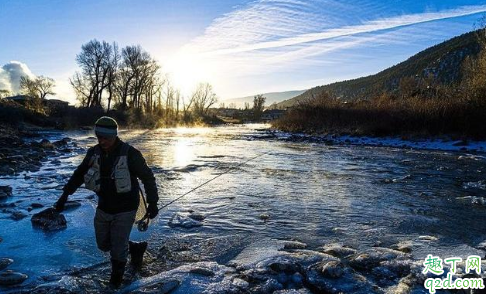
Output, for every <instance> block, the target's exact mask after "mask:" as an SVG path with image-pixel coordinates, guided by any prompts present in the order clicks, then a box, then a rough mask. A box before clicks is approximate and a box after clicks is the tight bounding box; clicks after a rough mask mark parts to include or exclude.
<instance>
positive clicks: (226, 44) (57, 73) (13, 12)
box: [0, 0, 486, 103]
mask: <svg viewBox="0 0 486 294" xmlns="http://www.w3.org/2000/svg"><path fill="white" fill-rule="evenodd" d="M485 12H486V1H470V0H462V1H445V0H437V1H432V0H429V1H416V0H414V1H408V0H404V1H401V0H388V1H378V0H336V1H334V0H309V1H301V0H252V1H248V0H205V1H203V0H195V1H188V0H177V1H175V0H108V1H102V0H97V1H94V0H50V1H47V0H22V1H19V0H0V89H2V88H4V89H9V90H11V91H13V92H15V91H17V90H18V84H17V85H16V83H18V82H16V81H17V80H18V78H19V76H20V75H23V74H25V75H29V76H33V75H36V76H39V75H43V76H48V77H51V78H53V79H55V81H56V89H55V91H56V96H55V98H58V99H63V100H66V101H70V102H72V103H74V102H75V95H74V92H73V91H72V89H71V86H70V85H69V78H70V77H71V76H72V75H73V74H74V73H75V71H76V70H79V68H78V66H77V64H76V61H75V57H76V55H77V54H78V53H79V52H80V50H81V46H82V45H83V44H85V43H87V42H88V41H90V40H92V39H98V40H105V41H108V42H117V43H118V44H119V46H120V47H123V46H127V45H135V44H139V45H141V46H142V48H144V49H145V50H146V51H147V52H149V53H150V54H151V55H152V56H153V57H154V58H155V59H156V60H157V61H158V62H159V63H160V64H161V66H162V71H163V72H164V74H167V75H168V76H169V77H170V79H171V80H172V83H173V84H175V85H176V86H177V87H178V88H180V89H181V91H182V93H183V94H184V95H190V93H191V92H192V91H193V90H194V88H195V87H196V85H197V84H198V83H200V82H208V83H210V84H212V85H213V87H214V90H215V92H216V94H217V95H218V96H219V98H220V100H224V99H230V98H237V97H243V96H250V95H255V94H258V93H266V92H276V91H288V90H302V89H308V88H311V87H314V86H318V85H324V84H328V83H331V82H336V81H342V80H347V79H352V78H357V77H361V76H365V75H370V74H374V73H377V72H379V71H381V70H383V69H385V68H388V67H390V66H392V65H394V64H397V63H399V62H401V61H404V60H406V59H407V58H409V57H410V56H412V55H414V54H416V53H418V52H419V51H421V50H424V49H426V48H428V47H430V46H432V45H435V44H438V43H440V42H443V41H445V40H448V39H450V38H452V37H454V36H457V35H460V34H463V33H465V32H468V31H471V30H473V29H475V28H476V27H477V26H478V21H479V20H480V19H481V18H482V17H483V15H484V14H485Z"/></svg>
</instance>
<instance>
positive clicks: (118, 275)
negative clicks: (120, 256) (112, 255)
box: [110, 259, 127, 289]
mask: <svg viewBox="0 0 486 294" xmlns="http://www.w3.org/2000/svg"><path fill="white" fill-rule="evenodd" d="M126 263H127V262H126V261H119V260H115V259H112V260H111V277H110V285H111V286H112V287H113V288H115V289H118V288H120V285H121V283H122V280H123V274H124V273H125V265H126Z"/></svg>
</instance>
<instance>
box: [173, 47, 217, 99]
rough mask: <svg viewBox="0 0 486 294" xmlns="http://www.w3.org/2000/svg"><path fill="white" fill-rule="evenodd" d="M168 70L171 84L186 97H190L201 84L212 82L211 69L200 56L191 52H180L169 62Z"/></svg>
mask: <svg viewBox="0 0 486 294" xmlns="http://www.w3.org/2000/svg"><path fill="white" fill-rule="evenodd" d="M166 70H167V74H168V77H169V81H170V83H171V84H172V85H173V86H174V87H175V88H176V89H178V90H180V91H181V94H182V95H183V96H184V97H188V96H190V95H191V94H192V92H193V91H194V90H195V89H196V87H197V85H198V84H199V83H203V82H209V81H210V80H211V76H212V71H211V67H210V66H209V65H208V64H206V63H205V62H204V61H203V59H202V58H201V56H200V55H198V54H193V53H190V52H189V51H180V52H179V53H177V54H176V55H175V56H174V57H172V58H171V59H170V60H168V61H167V64H166Z"/></svg>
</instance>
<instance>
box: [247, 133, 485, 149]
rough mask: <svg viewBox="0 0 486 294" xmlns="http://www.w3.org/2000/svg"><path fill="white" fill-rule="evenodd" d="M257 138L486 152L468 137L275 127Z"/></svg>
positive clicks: (329, 143) (253, 136) (478, 143)
mask: <svg viewBox="0 0 486 294" xmlns="http://www.w3.org/2000/svg"><path fill="white" fill-rule="evenodd" d="M250 139H255V140H279V141H287V142H303V143H322V144H326V145H344V146H345V145H357V146H373V147H396V148H410V149H420V150H444V151H468V152H486V141H473V140H467V139H461V140H454V139H452V138H449V137H445V136H444V137H440V138H439V137H437V138H422V137H416V138H405V137H366V136H353V135H343V134H314V135H311V134H305V133H287V132H282V131H278V130H274V129H260V130H259V134H257V135H252V136H251V138H250Z"/></svg>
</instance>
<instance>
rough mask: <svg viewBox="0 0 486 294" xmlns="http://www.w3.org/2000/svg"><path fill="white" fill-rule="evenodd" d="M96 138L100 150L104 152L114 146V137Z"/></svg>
mask: <svg viewBox="0 0 486 294" xmlns="http://www.w3.org/2000/svg"><path fill="white" fill-rule="evenodd" d="M96 138H98V143H99V144H100V147H101V149H103V150H105V151H107V150H110V148H111V147H113V145H115V141H116V137H104V136H96Z"/></svg>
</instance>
